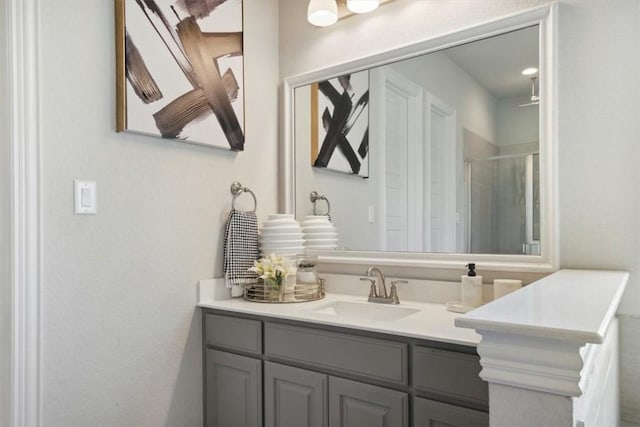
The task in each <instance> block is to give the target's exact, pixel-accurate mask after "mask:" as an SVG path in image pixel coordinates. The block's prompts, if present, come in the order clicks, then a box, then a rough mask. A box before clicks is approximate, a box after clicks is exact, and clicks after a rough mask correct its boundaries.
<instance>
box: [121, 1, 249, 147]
mask: <svg viewBox="0 0 640 427" xmlns="http://www.w3.org/2000/svg"><path fill="white" fill-rule="evenodd" d="M116 13H117V15H118V16H117V22H118V33H119V34H118V39H117V44H118V131H123V130H126V131H130V132H137V133H142V134H148V135H154V136H160V137H162V138H169V139H178V140H182V141H184V142H190V143H196V144H201V145H206V146H213V147H220V148H228V149H230V150H233V151H242V150H243V149H244V84H243V41H242V0H116Z"/></svg>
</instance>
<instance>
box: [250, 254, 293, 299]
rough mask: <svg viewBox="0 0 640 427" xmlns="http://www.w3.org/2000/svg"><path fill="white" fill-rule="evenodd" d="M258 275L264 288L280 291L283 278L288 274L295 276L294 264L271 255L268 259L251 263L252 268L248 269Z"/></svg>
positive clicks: (284, 258) (286, 259)
mask: <svg viewBox="0 0 640 427" xmlns="http://www.w3.org/2000/svg"><path fill="white" fill-rule="evenodd" d="M249 271H253V272H254V273H257V274H258V277H259V278H260V279H262V280H263V281H264V284H265V286H267V287H270V288H272V289H276V290H280V288H281V287H282V285H283V284H284V280H285V278H286V277H287V276H288V275H290V274H295V272H296V268H295V266H294V263H293V262H292V261H291V260H289V259H288V258H286V257H282V256H278V255H276V254H273V253H272V254H271V255H269V256H268V257H264V258H260V259H259V260H257V261H254V262H253V267H251V268H249Z"/></svg>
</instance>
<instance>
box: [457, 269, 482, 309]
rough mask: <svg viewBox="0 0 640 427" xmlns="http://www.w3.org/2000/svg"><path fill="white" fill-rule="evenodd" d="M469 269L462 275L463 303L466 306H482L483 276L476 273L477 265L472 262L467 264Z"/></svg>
mask: <svg viewBox="0 0 640 427" xmlns="http://www.w3.org/2000/svg"><path fill="white" fill-rule="evenodd" d="M466 267H467V268H468V269H469V271H467V274H466V275H464V276H462V278H461V279H462V280H461V285H462V286H461V287H462V301H461V303H462V305H463V306H465V307H480V306H481V305H482V276H478V275H477V274H476V265H475V264H474V263H472V262H470V263H469V264H467V265H466Z"/></svg>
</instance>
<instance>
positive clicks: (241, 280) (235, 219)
mask: <svg viewBox="0 0 640 427" xmlns="http://www.w3.org/2000/svg"><path fill="white" fill-rule="evenodd" d="M259 255H260V251H259V249H258V218H257V217H256V213H255V212H243V211H238V210H235V209H232V210H231V212H230V213H229V218H228V219H227V225H226V228H225V232H224V253H223V263H224V265H223V271H224V277H225V279H226V287H227V288H230V287H232V286H236V285H243V284H245V283H254V282H255V281H256V280H257V277H258V276H257V275H256V273H254V272H253V271H248V268H249V267H253V261H255V260H257V259H258V258H259Z"/></svg>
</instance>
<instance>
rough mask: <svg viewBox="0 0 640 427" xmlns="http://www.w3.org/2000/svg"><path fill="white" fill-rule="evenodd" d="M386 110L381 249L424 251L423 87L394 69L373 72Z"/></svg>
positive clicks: (381, 114)
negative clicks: (422, 219)
mask: <svg viewBox="0 0 640 427" xmlns="http://www.w3.org/2000/svg"><path fill="white" fill-rule="evenodd" d="M371 77H372V78H371V81H372V82H377V84H378V88H379V91H380V97H381V102H380V103H379V104H380V105H381V106H383V111H378V113H377V114H379V117H381V118H383V119H382V120H379V121H378V122H376V121H374V120H372V123H376V125H377V126H379V129H378V130H379V133H378V135H380V136H381V137H382V141H380V145H379V146H380V152H379V165H380V168H379V171H380V174H381V177H380V185H379V199H378V212H379V213H380V250H383V251H421V250H422V246H423V244H422V222H421V221H420V218H422V193H423V183H424V180H423V176H422V175H423V173H422V164H421V160H420V159H421V158H422V146H423V137H422V117H423V114H422V111H423V110H422V108H423V101H422V99H423V96H422V92H423V91H422V88H421V87H419V86H418V85H416V84H414V83H413V82H411V81H409V80H408V79H407V78H406V77H404V76H402V75H400V74H398V73H397V72H395V71H393V70H392V69H390V68H388V67H385V68H384V69H378V70H376V71H375V72H374V71H372V76H371Z"/></svg>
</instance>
